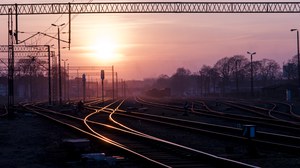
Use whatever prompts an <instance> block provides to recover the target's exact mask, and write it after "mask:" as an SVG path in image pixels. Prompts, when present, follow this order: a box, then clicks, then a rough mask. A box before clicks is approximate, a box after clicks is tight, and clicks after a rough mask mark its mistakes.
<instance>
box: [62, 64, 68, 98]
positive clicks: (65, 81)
mask: <svg viewBox="0 0 300 168" xmlns="http://www.w3.org/2000/svg"><path fill="white" fill-rule="evenodd" d="M62 61H63V62H64V71H65V73H64V98H65V100H67V69H66V62H67V61H68V59H62Z"/></svg>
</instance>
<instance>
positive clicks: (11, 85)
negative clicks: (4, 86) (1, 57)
mask: <svg viewBox="0 0 300 168" xmlns="http://www.w3.org/2000/svg"><path fill="white" fill-rule="evenodd" d="M7 79H8V80H7V81H8V94H7V95H8V100H7V102H8V103H7V104H8V117H10V118H11V117H13V116H14V109H13V108H14V107H13V106H14V31H13V14H12V9H11V8H9V15H8V73H7Z"/></svg>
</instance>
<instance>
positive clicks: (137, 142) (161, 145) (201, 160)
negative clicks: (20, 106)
mask: <svg viewBox="0 0 300 168" xmlns="http://www.w3.org/2000/svg"><path fill="white" fill-rule="evenodd" d="M113 104H114V103H111V104H109V105H107V106H105V107H101V108H96V109H95V108H94V112H92V113H90V114H89V115H87V116H85V118H78V117H75V116H72V115H67V114H62V113H59V112H55V111H52V110H48V109H45V108H41V107H37V106H34V105H26V106H25V108H26V109H27V110H28V111H32V112H34V113H36V114H39V115H42V116H44V117H47V118H49V119H52V120H54V121H56V122H59V123H61V124H64V125H66V126H68V127H70V128H73V129H75V130H77V131H80V132H81V133H84V134H86V135H89V136H92V137H94V138H97V139H99V140H101V141H103V142H105V143H109V144H111V145H113V146H115V147H118V148H120V149H122V150H124V151H126V152H128V153H130V155H134V156H135V157H139V158H141V159H143V160H144V161H146V162H147V163H149V165H156V167H224V166H226V167H227V166H228V167H255V166H253V165H249V164H245V163H242V162H238V161H234V160H230V159H226V158H222V157H218V156H215V155H211V154H209V153H205V152H202V151H199V150H196V149H193V148H189V147H185V146H182V145H179V144H175V143H173V142H169V141H165V140H161V139H159V138H155V137H153V136H150V135H146V134H143V133H140V132H138V131H134V130H130V129H128V128H124V127H122V126H121V125H120V123H119V124H117V123H114V124H106V123H101V122H96V121H91V120H89V118H91V117H93V116H95V115H98V114H101V113H103V111H104V110H109V111H111V115H108V116H110V117H111V116H112V114H114V112H115V111H117V110H118V107H117V108H113V110H111V109H108V107H110V106H112V105H113ZM120 105H121V103H120V104H119V106H120ZM90 108H91V107H90ZM116 125H118V126H116ZM146 167H147V166H146Z"/></svg>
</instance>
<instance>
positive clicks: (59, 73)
mask: <svg viewBox="0 0 300 168" xmlns="http://www.w3.org/2000/svg"><path fill="white" fill-rule="evenodd" d="M51 25H52V26H56V27H57V32H58V40H57V41H58V44H57V45H58V49H57V50H58V90H59V91H58V94H59V105H62V89H61V66H60V27H61V26H63V25H65V23H63V24H60V25H56V24H51Z"/></svg>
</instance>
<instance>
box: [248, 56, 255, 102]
mask: <svg viewBox="0 0 300 168" xmlns="http://www.w3.org/2000/svg"><path fill="white" fill-rule="evenodd" d="M247 54H249V55H250V58H251V62H250V65H251V79H250V80H251V96H252V97H253V96H254V89H253V63H252V56H253V55H255V54H256V52H253V53H251V52H249V51H248V52H247Z"/></svg>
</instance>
